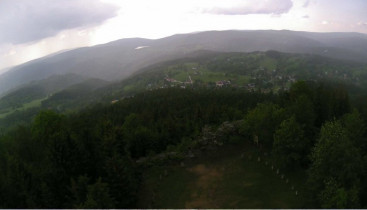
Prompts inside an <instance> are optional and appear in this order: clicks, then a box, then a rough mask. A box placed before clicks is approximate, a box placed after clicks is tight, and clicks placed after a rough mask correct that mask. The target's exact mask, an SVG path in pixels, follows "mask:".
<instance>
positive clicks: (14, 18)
mask: <svg viewBox="0 0 367 210" xmlns="http://www.w3.org/2000/svg"><path fill="white" fill-rule="evenodd" d="M116 12H117V7H114V6H112V5H110V4H105V3H102V2H100V1H98V0H16V1H14V0H1V1H0V31H1V33H0V44H5V43H11V44H22V43H28V42H33V41H37V40H41V39H43V38H46V37H50V36H53V35H56V34H57V33H58V32H60V31H62V30H66V29H72V28H78V27H83V26H92V25H98V24H100V23H102V22H103V21H105V20H107V19H109V18H111V17H114V16H115V15H116Z"/></svg>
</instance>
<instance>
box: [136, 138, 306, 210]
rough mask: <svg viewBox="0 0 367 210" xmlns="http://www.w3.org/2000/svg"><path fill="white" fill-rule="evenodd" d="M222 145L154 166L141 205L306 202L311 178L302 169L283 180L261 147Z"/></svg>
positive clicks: (282, 204)
mask: <svg viewBox="0 0 367 210" xmlns="http://www.w3.org/2000/svg"><path fill="white" fill-rule="evenodd" d="M219 149H220V151H215V152H212V153H211V152H210V151H209V152H208V154H203V156H202V157H199V158H194V159H192V160H188V161H184V164H183V165H181V164H172V165H169V166H159V167H153V168H150V169H149V170H148V171H147V172H146V173H144V177H143V180H144V182H143V183H144V185H143V190H142V192H141V197H140V206H139V207H142V208H303V207H304V205H305V199H304V194H303V190H302V187H303V186H302V185H303V183H304V180H305V177H302V176H300V175H299V174H300V173H295V174H285V178H284V179H281V174H283V173H282V172H281V171H280V173H279V174H278V175H277V173H276V170H275V169H274V170H272V169H271V163H270V160H269V157H268V158H266V157H265V156H263V155H260V153H259V151H258V150H257V148H254V147H253V146H252V145H249V144H242V143H241V144H240V145H230V146H225V147H223V148H219ZM258 157H260V161H258ZM264 158H265V159H267V160H264ZM266 162H268V164H267V165H266V164H265V163H266ZM302 174H304V173H302ZM286 179H288V180H289V182H288V183H286ZM293 180H297V182H294V181H293ZM292 186H293V187H294V190H292ZM296 191H297V194H298V195H296ZM302 195H303V196H302Z"/></svg>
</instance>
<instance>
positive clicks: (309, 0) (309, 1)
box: [303, 0, 311, 8]
mask: <svg viewBox="0 0 367 210" xmlns="http://www.w3.org/2000/svg"><path fill="white" fill-rule="evenodd" d="M310 3H311V0H306V1H305V3H303V7H305V8H306V7H308V6H309V5H310Z"/></svg>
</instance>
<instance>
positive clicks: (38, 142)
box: [0, 82, 367, 208]
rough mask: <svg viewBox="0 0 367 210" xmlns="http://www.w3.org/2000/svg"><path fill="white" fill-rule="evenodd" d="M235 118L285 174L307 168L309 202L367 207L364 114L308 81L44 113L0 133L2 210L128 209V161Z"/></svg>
mask: <svg viewBox="0 0 367 210" xmlns="http://www.w3.org/2000/svg"><path fill="white" fill-rule="evenodd" d="M236 120H243V124H242V126H241V134H242V135H243V136H244V137H245V138H243V139H246V140H251V141H253V140H255V141H257V142H258V143H259V144H261V145H263V147H264V148H265V149H267V150H269V151H271V153H272V154H273V157H274V159H275V160H276V162H277V163H278V164H279V166H281V167H282V168H283V169H284V170H307V171H308V173H309V186H311V187H310V192H311V194H312V195H314V197H312V205H313V206H314V207H323V208H360V207H366V205H367V204H366V203H365V202H366V201H364V200H363V199H362V198H363V197H364V196H365V195H366V193H367V179H366V178H365V177H364V176H363V175H364V174H366V173H365V171H366V169H367V156H366V152H365V151H366V149H367V148H366V136H365V127H364V123H363V121H364V120H365V119H363V117H361V115H360V114H359V112H358V111H357V110H356V109H353V107H352V105H351V104H350V100H349V96H348V93H347V91H346V89H345V87H343V86H342V85H335V84H325V83H314V82H298V83H296V84H294V85H293V86H292V87H291V89H290V91H289V92H284V93H279V94H276V95H275V94H263V93H260V92H246V91H244V90H240V89H233V88H223V89H212V90H209V89H195V90H194V89H191V90H188V89H186V90H184V89H177V88H169V89H159V90H154V91H147V92H144V93H140V94H137V95H136V96H135V97H131V98H125V99H123V100H121V101H119V102H117V103H115V104H113V105H108V106H105V105H96V106H94V107H92V108H88V109H86V110H84V111H82V112H79V113H77V114H72V115H67V116H64V115H61V114H58V113H55V112H53V111H42V112H40V113H39V114H38V115H37V117H36V118H35V119H34V122H33V123H32V124H31V125H28V126H21V127H18V128H16V129H14V130H13V131H11V132H9V133H7V134H5V135H3V136H2V137H1V139H0V168H1V170H2V173H1V174H0V205H1V206H0V207H1V208H134V207H136V201H137V197H138V193H139V188H140V174H141V173H143V172H144V169H143V168H141V167H139V166H138V165H137V164H136V160H139V159H140V158H143V157H147V156H151V155H154V154H158V153H161V152H164V151H166V150H167V148H171V149H172V148H174V147H172V146H175V145H178V144H180V143H181V142H182V141H190V139H191V140H192V141H194V139H195V138H196V137H197V136H198V135H200V132H201V130H202V128H203V127H204V126H205V125H211V126H217V125H220V124H221V123H223V122H224V121H236Z"/></svg>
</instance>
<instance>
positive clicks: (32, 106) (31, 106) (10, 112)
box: [0, 98, 46, 119]
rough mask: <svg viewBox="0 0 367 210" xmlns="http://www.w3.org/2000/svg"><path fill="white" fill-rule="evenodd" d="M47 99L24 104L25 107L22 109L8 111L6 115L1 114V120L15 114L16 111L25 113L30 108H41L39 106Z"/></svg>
mask: <svg viewBox="0 0 367 210" xmlns="http://www.w3.org/2000/svg"><path fill="white" fill-rule="evenodd" d="M45 99H46V98H41V99H36V100H33V101H31V102H29V103H25V104H23V106H22V107H21V108H17V109H11V110H8V111H7V112H4V113H2V114H0V119H1V118H5V117H6V116H8V115H10V114H12V113H14V112H15V111H24V110H27V109H29V108H34V107H39V106H41V102H42V101H43V100H45Z"/></svg>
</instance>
